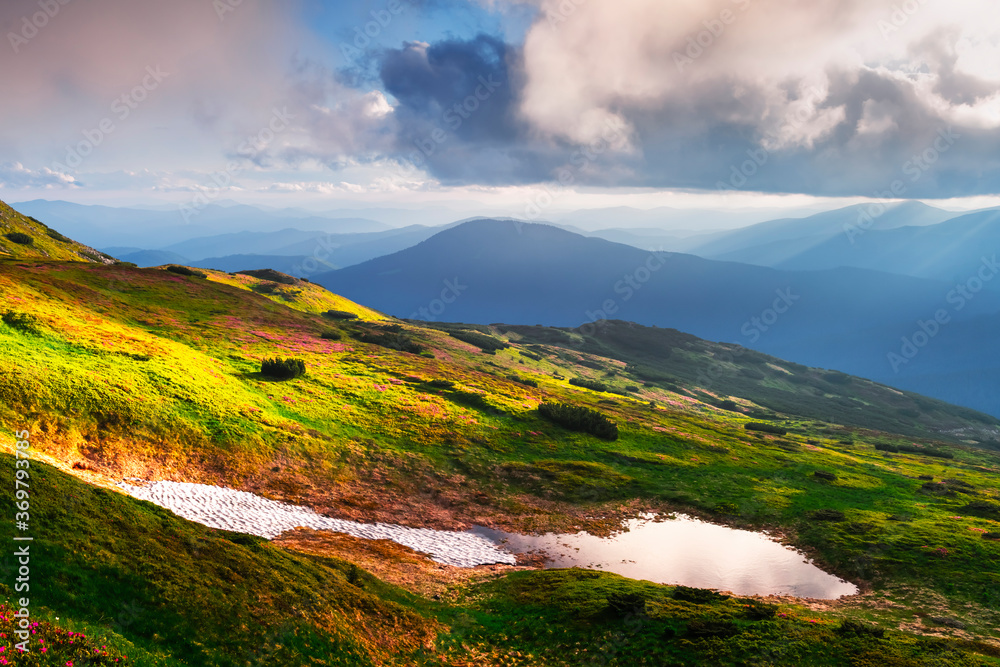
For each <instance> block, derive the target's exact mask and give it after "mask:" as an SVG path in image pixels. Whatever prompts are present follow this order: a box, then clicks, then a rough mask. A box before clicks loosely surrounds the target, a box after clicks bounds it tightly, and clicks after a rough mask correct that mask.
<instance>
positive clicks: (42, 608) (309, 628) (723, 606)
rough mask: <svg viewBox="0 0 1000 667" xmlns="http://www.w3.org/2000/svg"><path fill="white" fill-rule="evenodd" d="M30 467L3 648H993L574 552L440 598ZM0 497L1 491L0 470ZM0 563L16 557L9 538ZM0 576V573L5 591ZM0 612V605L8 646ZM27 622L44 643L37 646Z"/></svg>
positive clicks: (252, 658) (726, 651)
mask: <svg viewBox="0 0 1000 667" xmlns="http://www.w3.org/2000/svg"><path fill="white" fill-rule="evenodd" d="M0 465H2V466H3V467H4V468H5V469H10V468H12V467H13V465H14V461H13V458H12V457H11V456H9V455H0ZM30 471H31V480H30V484H31V488H32V523H33V525H34V530H35V534H36V535H38V536H39V538H40V539H38V541H36V542H34V543H33V544H32V552H31V553H32V557H31V568H32V573H33V577H32V579H31V590H30V596H31V600H32V606H31V611H32V619H33V620H34V622H35V623H39V625H38V626H37V628H36V630H37V631H38V632H39V635H36V636H34V637H33V643H32V647H33V648H34V649H35V651H36V652H35V653H33V654H32V655H31V656H30V657H28V658H27V659H24V658H21V659H19V660H15V662H14V663H13V664H19V665H65V664H67V663H68V662H72V664H74V665H87V664H90V665H94V664H98V665H111V664H122V663H121V662H115V661H116V659H118V660H122V661H124V664H130V665H137V666H139V667H153V666H161V665H163V666H165V665H219V666H223V665H225V666H230V665H233V666H235V665H282V666H283V667H293V666H297V665H343V666H348V665H383V664H386V665H387V664H399V665H404V664H405V665H442V666H443V665H453V666H455V667H458V666H460V665H461V666H469V665H483V666H486V665H536V664H537V665H594V664H603V665H641V664H651V665H655V664H664V663H665V662H666V661H669V662H667V663H666V664H677V665H704V664H715V665H730V664H731V665H737V664H740V665H742V664H796V665H848V664H850V665H872V666H873V667H874V666H875V665H927V664H941V665H944V664H948V665H969V666H975V665H995V664H1000V660H998V659H997V657H996V656H997V655H998V654H1000V650H998V649H997V648H996V647H993V646H989V645H986V644H982V643H975V642H969V641H964V642H961V641H944V640H933V639H931V640H929V639H924V638H919V637H915V636H913V635H909V634H905V633H899V632H891V631H890V632H888V633H887V634H886V635H885V636H884V637H883V638H876V637H874V636H870V635H868V634H867V633H864V632H862V633H861V634H860V635H859V634H858V633H857V632H856V631H853V632H844V631H843V630H841V627H842V624H841V621H839V620H837V619H836V618H834V617H832V616H831V615H829V614H824V613H822V612H816V611H813V610H809V609H807V608H804V607H801V606H798V605H792V604H782V605H779V606H775V605H767V604H761V603H759V602H754V601H752V600H749V599H739V598H730V599H723V598H719V597H716V596H709V597H708V599H704V600H701V601H697V602H695V601H690V600H684V599H679V592H678V591H677V590H676V589H674V588H673V587H667V586H657V585H654V584H650V583H648V582H636V581H630V580H627V579H624V578H622V577H618V576H616V575H608V574H600V573H596V572H587V571H583V570H561V571H546V572H520V573H517V574H513V575H509V576H508V577H506V578H505V579H501V580H495V581H492V582H486V583H478V584H475V583H473V584H471V585H466V586H463V587H461V588H460V589H459V590H456V591H454V593H453V594H452V595H451V596H449V597H450V598H451V599H452V600H453V601H452V602H451V603H449V604H445V603H439V602H434V601H431V600H428V599H425V598H421V597H419V596H416V595H413V594H410V593H407V592H405V591H403V590H401V589H399V588H396V587H393V586H391V585H388V584H385V583H383V582H381V581H379V580H377V579H375V578H374V577H372V576H371V575H368V574H366V573H364V572H359V571H358V570H357V569H356V568H353V567H352V566H351V565H350V564H349V563H347V562H345V561H341V560H337V559H331V558H326V557H323V556H311V555H305V554H301V553H296V552H291V551H287V550H285V549H282V548H279V547H276V546H274V545H271V544H269V543H268V542H267V541H265V540H261V539H259V538H253V537H249V536H246V535H240V534H237V533H229V532H226V531H216V530H212V529H208V528H205V527H204V526H201V525H198V524H194V523H191V522H188V521H185V520H183V519H180V518H178V517H176V516H174V515H172V514H171V513H169V512H167V511H165V510H162V509H160V508H158V507H156V506H154V505H152V504H150V503H146V502H142V501H137V500H134V499H132V498H128V497H126V496H123V495H121V494H117V493H114V492H111V491H107V490H104V489H95V488H93V487H91V486H88V485H86V484H83V483H81V482H80V481H79V480H77V479H75V478H74V477H72V476H70V475H68V474H66V473H64V472H61V471H59V470H57V469H55V468H53V467H50V466H48V465H45V464H42V463H38V462H33V463H32V466H31V469H30ZM0 497H2V499H3V503H4V505H5V506H10V505H11V504H12V503H13V502H14V498H13V493H12V491H11V489H10V488H9V485H5V486H4V487H3V488H2V489H0ZM7 537H8V539H9V535H8V536H7ZM3 565H4V570H5V571H6V572H7V573H8V574H10V573H12V571H13V570H14V569H15V565H14V563H13V560H12V559H10V557H9V556H8V557H7V559H6V560H5V561H4V562H3ZM10 578H11V577H10V576H7V577H5V578H4V580H3V581H2V582H0V595H3V596H4V597H7V596H10V594H11V589H10V585H9V583H8V579H10ZM9 614H10V608H9V607H8V608H3V607H0V631H2V632H3V634H0V647H3V648H4V654H5V655H8V656H9V655H11V653H12V652H13V650H14V649H13V639H12V637H11V632H12V630H13V625H12V623H11V622H10V616H9ZM71 633H72V634H71ZM39 638H44V640H45V645H47V646H48V647H49V654H48V655H44V656H43V655H42V654H40V653H38V652H37V650H38V648H39V644H38V643H37V640H38V639H39ZM85 655H90V656H93V657H94V660H93V661H90V660H88V659H85V658H84V656H85ZM747 661H750V662H749V663H748V662H747Z"/></svg>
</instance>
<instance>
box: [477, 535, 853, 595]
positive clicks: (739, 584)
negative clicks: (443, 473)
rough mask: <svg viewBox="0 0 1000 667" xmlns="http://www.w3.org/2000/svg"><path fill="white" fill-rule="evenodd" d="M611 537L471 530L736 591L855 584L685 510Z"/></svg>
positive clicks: (567, 557) (627, 571)
mask: <svg viewBox="0 0 1000 667" xmlns="http://www.w3.org/2000/svg"><path fill="white" fill-rule="evenodd" d="M625 527H627V530H623V532H620V533H618V534H616V535H613V536H611V537H606V538H602V537H595V536H593V535H590V534H588V533H584V532H580V533H576V534H553V533H547V534H545V535H539V536H533V535H519V534H516V533H505V532H503V531H498V530H492V529H489V528H476V529H474V530H473V531H472V532H474V533H476V534H478V535H481V536H483V537H486V538H488V539H490V540H493V541H495V542H497V543H499V544H501V545H502V546H503V547H504V548H506V549H508V550H510V551H512V552H514V553H531V552H541V553H543V554H544V555H545V556H547V557H548V558H549V559H550V560H549V561H548V562H546V564H545V567H546V568H561V567H582V568H589V569H594V570H604V571H607V572H614V573H617V574H621V575H623V576H626V577H629V578H632V579H645V580H647V581H653V582H656V583H661V584H674V585H676V584H680V585H684V586H692V587H695V588H714V589H717V590H720V591H729V592H732V593H735V594H736V595H794V596H796V597H803V598H817V599H835V598H838V597H841V596H843V595H853V594H855V593H857V592H858V589H857V587H856V586H855V585H854V584H852V583H850V582H846V581H843V580H841V579H838V578H837V577H835V576H833V575H832V574H829V573H827V572H824V571H823V570H821V569H819V568H818V567H816V566H815V565H813V564H812V563H811V562H810V561H809V560H807V558H806V557H805V556H804V555H803V554H801V553H799V552H798V551H795V550H794V549H791V548H789V547H786V546H784V545H783V544H780V543H778V542H776V541H774V540H773V539H771V538H770V537H768V536H767V535H766V534H763V533H754V532H750V531H746V530H736V529H734V528H728V527H726V526H719V525H715V524H712V523H707V522H704V521H699V520H698V519H694V518H691V517H688V516H684V515H676V516H675V518H673V519H669V518H668V519H665V520H664V519H662V518H660V519H657V518H656V517H655V516H654V515H647V516H645V517H644V518H641V519H633V520H631V521H628V522H626V524H625Z"/></svg>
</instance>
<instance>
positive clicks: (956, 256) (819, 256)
mask: <svg viewBox="0 0 1000 667" xmlns="http://www.w3.org/2000/svg"><path fill="white" fill-rule="evenodd" d="M998 251H1000V209H991V210H986V211H978V212H975V213H970V214H968V215H963V216H960V217H957V218H953V219H951V220H948V221H946V222H942V223H940V224H937V225H933V226H930V227H900V228H898V229H889V230H873V231H868V232H864V233H862V234H859V235H855V236H853V237H851V238H848V237H847V236H846V235H838V236H836V237H834V238H831V239H829V240H827V241H826V242H824V243H822V244H819V245H817V246H814V247H812V248H810V249H808V250H806V251H804V252H802V253H800V254H798V255H795V256H793V257H790V258H788V259H786V260H784V261H782V262H780V263H778V264H776V266H777V267H778V268H785V269H824V268H832V267H835V266H855V267H861V268H871V269H879V270H882V271H889V272H892V273H900V274H903V275H908V276H918V277H922V278H933V279H937V280H945V281H949V282H955V281H965V280H968V279H969V278H970V277H971V276H973V275H974V274H975V273H976V272H977V271H978V270H979V267H980V266H981V265H982V263H983V261H982V260H983V258H984V257H986V258H987V259H989V258H992V257H993V256H994V255H996V254H997V252H998ZM986 286H987V287H990V288H992V289H1000V277H998V279H997V280H994V281H987V283H986Z"/></svg>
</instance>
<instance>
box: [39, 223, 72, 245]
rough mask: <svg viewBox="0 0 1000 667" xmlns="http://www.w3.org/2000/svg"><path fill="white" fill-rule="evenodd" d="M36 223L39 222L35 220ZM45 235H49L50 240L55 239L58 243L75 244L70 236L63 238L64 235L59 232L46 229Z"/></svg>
mask: <svg viewBox="0 0 1000 667" xmlns="http://www.w3.org/2000/svg"><path fill="white" fill-rule="evenodd" d="M35 222H38V221H37V220H35ZM45 233H46V234H48V236H49V238H53V239H55V240H56V241H62V242H63V243H72V242H73V239H71V238H69V237H68V236H63V235H62V234H60V233H59V232H57V231H56V230H54V229H46V230H45Z"/></svg>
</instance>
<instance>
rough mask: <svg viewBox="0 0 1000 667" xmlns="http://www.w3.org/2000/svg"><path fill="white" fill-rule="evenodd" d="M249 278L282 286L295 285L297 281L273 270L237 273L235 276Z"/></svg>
mask: <svg viewBox="0 0 1000 667" xmlns="http://www.w3.org/2000/svg"><path fill="white" fill-rule="evenodd" d="M241 274H242V275H244V276H251V277H253V278H260V279H261V280H268V281H270V282H272V283H281V284H282V285H297V284H298V282H299V281H298V280H297V279H296V278H294V277H292V276H290V275H288V274H286V273H282V272H280V271H275V270H274V269H251V270H249V271H237V272H236V275H241Z"/></svg>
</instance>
